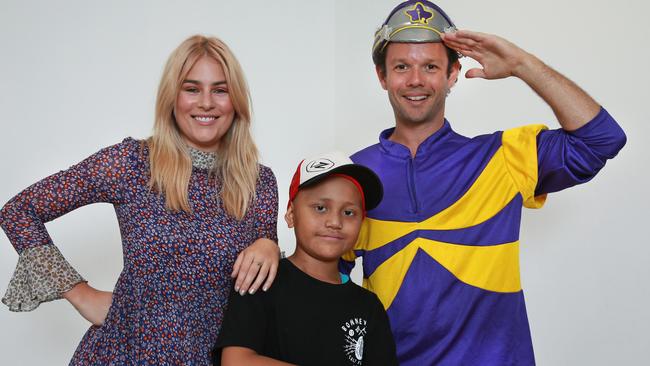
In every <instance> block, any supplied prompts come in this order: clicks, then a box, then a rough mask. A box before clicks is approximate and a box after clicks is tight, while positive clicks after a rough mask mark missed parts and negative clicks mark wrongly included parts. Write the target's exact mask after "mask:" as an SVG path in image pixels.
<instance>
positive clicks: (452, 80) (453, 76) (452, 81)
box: [447, 61, 462, 89]
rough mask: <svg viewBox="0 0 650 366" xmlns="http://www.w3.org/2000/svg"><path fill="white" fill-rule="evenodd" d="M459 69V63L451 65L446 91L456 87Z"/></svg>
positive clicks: (460, 66)
mask: <svg viewBox="0 0 650 366" xmlns="http://www.w3.org/2000/svg"><path fill="white" fill-rule="evenodd" d="M461 68H462V65H461V64H460V61H456V62H454V64H453V65H451V71H450V72H449V78H448V80H447V89H451V88H453V87H454V85H456V83H457V82H458V75H460V69H461Z"/></svg>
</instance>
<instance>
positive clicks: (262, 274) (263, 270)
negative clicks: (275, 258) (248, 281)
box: [248, 262, 271, 295]
mask: <svg viewBox="0 0 650 366" xmlns="http://www.w3.org/2000/svg"><path fill="white" fill-rule="evenodd" d="M270 267H271V266H270V265H269V264H268V263H266V262H264V263H263V264H262V266H261V267H260V271H259V272H258V273H257V277H255V282H253V284H252V285H251V288H250V289H249V290H248V293H249V294H251V295H252V294H254V293H255V291H257V290H258V289H259V288H260V286H261V285H262V282H264V280H265V279H266V277H267V276H268V274H269V269H270Z"/></svg>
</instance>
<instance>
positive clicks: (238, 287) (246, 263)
mask: <svg viewBox="0 0 650 366" xmlns="http://www.w3.org/2000/svg"><path fill="white" fill-rule="evenodd" d="M252 262H253V257H251V256H249V257H248V258H246V259H245V260H242V265H241V267H240V268H239V273H237V279H236V280H235V291H237V292H239V293H240V294H241V293H242V292H246V291H248V287H246V288H245V289H243V288H242V286H243V285H244V281H245V280H246V276H247V275H248V271H249V270H250V268H251V264H252Z"/></svg>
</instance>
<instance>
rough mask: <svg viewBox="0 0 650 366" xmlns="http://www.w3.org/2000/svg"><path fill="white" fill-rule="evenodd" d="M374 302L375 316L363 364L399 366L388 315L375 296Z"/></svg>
mask: <svg viewBox="0 0 650 366" xmlns="http://www.w3.org/2000/svg"><path fill="white" fill-rule="evenodd" d="M373 300H374V301H373V305H372V306H373V312H372V314H373V315H372V317H371V319H370V321H369V322H368V334H367V335H366V337H365V342H364V345H363V364H364V365H371V366H372V365H382V366H383V365H385V366H392V365H395V366H397V365H398V363H397V354H396V351H395V341H394V340H393V333H392V332H391V330H390V322H389V320H388V315H387V314H386V310H384V307H383V305H382V304H381V302H380V301H379V299H378V298H377V296H376V295H373Z"/></svg>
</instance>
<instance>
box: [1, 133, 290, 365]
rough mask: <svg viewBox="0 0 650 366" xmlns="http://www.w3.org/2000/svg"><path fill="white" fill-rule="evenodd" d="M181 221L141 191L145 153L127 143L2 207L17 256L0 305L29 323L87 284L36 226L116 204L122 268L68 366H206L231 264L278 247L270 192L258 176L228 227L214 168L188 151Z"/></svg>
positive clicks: (265, 176)
mask: <svg viewBox="0 0 650 366" xmlns="http://www.w3.org/2000/svg"><path fill="white" fill-rule="evenodd" d="M190 153H191V155H192V165H193V168H192V176H191V179H190V183H189V202H190V206H191V209H192V212H191V213H187V212H170V211H168V210H166V209H165V200H164V197H162V196H161V195H160V194H157V193H155V192H152V191H151V189H150V188H149V187H148V182H149V176H150V174H149V158H148V149H147V145H146V143H144V142H141V141H136V140H134V139H132V138H127V139H125V140H124V141H123V142H122V143H119V144H116V145H113V146H110V147H108V148H105V149H103V150H101V151H99V152H97V153H95V154H94V155H92V156H90V157H89V158H87V159H86V160H84V161H82V162H81V163H79V164H77V165H75V166H72V167H71V168H69V169H67V170H64V171H61V172H59V173H56V174H54V175H52V176H50V177H48V178H45V179H43V180H41V181H39V182H37V183H36V184H34V185H32V186H30V187H29V188H27V189H25V190H24V191H23V192H21V193H20V194H18V195H17V196H16V197H14V198H13V199H11V200H10V201H9V202H8V203H7V204H6V205H5V206H4V207H3V208H2V210H1V211H0V225H1V226H2V228H3V229H4V230H5V232H6V234H7V236H8V238H9V240H10V241H11V243H12V244H13V245H14V247H15V249H16V251H17V252H18V253H19V255H20V257H19V261H18V266H17V268H16V271H15V273H14V276H13V278H12V279H11V282H10V284H9V288H8V290H7V293H6V295H5V297H4V298H3V299H2V301H3V302H4V303H5V304H7V305H8V306H9V308H10V310H12V311H29V310H33V309H34V308H36V307H37V306H38V305H39V304H40V303H42V302H45V301H51V300H55V299H60V298H61V295H62V293H63V292H65V291H67V290H69V289H70V288H72V287H73V286H74V285H75V284H77V283H79V282H82V281H84V279H83V278H82V277H81V276H80V275H79V274H78V273H77V272H76V271H75V270H74V269H73V268H72V266H70V264H68V262H67V261H66V260H65V259H64V258H63V256H62V255H61V253H60V252H59V251H58V249H57V248H56V247H55V246H54V244H53V243H52V240H51V238H50V236H49V235H48V233H47V231H46V229H45V225H44V223H46V222H48V221H51V220H54V219H56V218H57V217H59V216H61V215H63V214H65V213H67V212H70V211H72V210H74V209H76V208H78V207H80V206H83V205H87V204H90V203H95V202H107V203H111V204H113V206H114V207H115V212H116V214H117V219H118V223H119V226H120V232H121V236H122V251H123V256H124V268H123V270H122V273H121V274H120V276H119V278H118V280H117V284H116V286H115V289H114V291H113V302H112V304H111V307H110V310H109V312H108V315H107V317H106V320H105V322H104V324H103V325H102V326H91V327H90V329H89V330H88V331H87V332H86V334H85V336H84V337H83V339H82V340H81V342H80V344H79V346H78V348H77V350H76V352H75V354H74V356H73V359H72V361H71V362H70V364H71V365H133V364H138V365H210V364H211V361H210V352H211V349H212V346H213V345H214V343H215V340H216V338H217V335H218V333H219V329H220V327H221V321H222V318H223V311H224V308H225V306H226V302H227V299H228V296H229V292H230V288H231V286H232V280H231V278H230V273H231V271H232V267H233V265H234V262H235V259H236V257H237V255H238V254H239V252H240V251H241V250H242V249H244V248H246V247H247V246H248V245H250V244H251V243H252V242H253V241H255V240H256V239H258V238H269V239H271V240H274V241H277V209H278V202H277V183H276V181H275V177H274V176H273V173H272V172H271V170H270V169H269V168H267V167H265V166H262V165H260V175H259V179H258V183H257V187H256V194H255V198H254V200H253V202H252V205H251V206H250V208H249V210H248V212H247V213H246V215H245V216H244V218H243V219H242V220H237V219H235V218H233V217H232V216H230V215H228V214H227V213H226V212H225V210H224V208H223V205H222V202H221V201H220V199H219V196H218V192H219V189H220V186H221V185H220V181H219V179H218V178H215V176H214V175H213V174H210V167H211V166H212V164H213V162H214V156H213V155H211V154H207V153H203V152H200V151H198V150H193V149H190Z"/></svg>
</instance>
